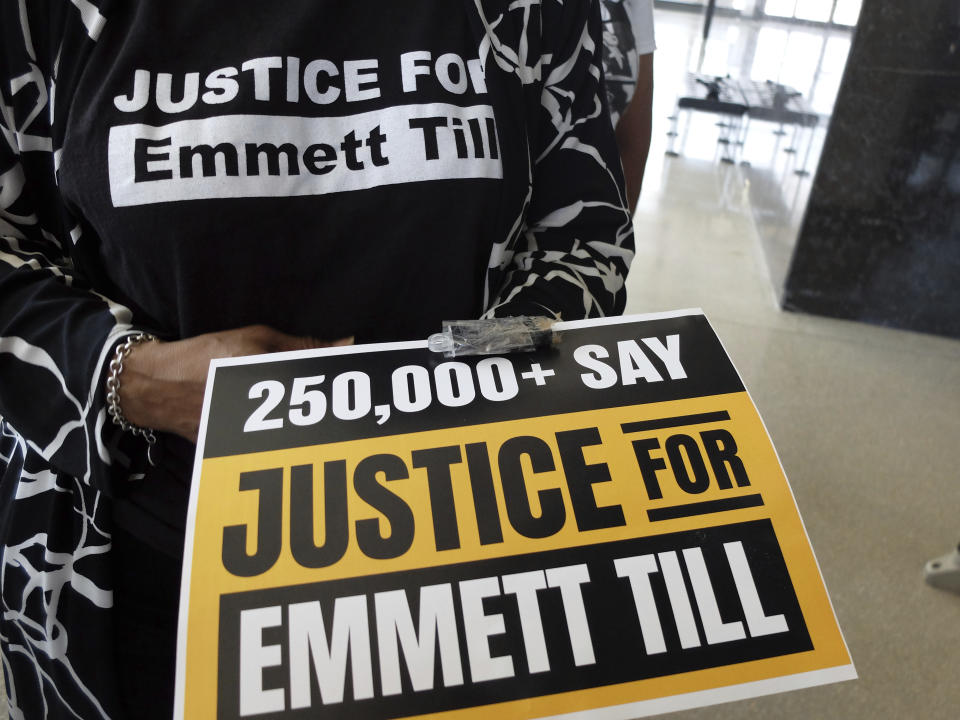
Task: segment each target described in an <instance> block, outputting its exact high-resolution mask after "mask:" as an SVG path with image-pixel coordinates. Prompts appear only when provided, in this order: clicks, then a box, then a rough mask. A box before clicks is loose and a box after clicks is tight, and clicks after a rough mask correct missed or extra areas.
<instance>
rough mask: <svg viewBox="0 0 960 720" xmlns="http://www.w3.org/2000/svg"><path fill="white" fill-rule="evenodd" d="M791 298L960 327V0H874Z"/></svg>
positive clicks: (958, 333)
mask: <svg viewBox="0 0 960 720" xmlns="http://www.w3.org/2000/svg"><path fill="white" fill-rule="evenodd" d="M783 305H784V307H785V308H787V309H790V310H800V311H804V312H811V313H817V314H822V315H830V316H835V317H843V318H851V319H855V320H862V321H865V322H870V323H876V324H880V325H889V326H893V327H899V328H906V329H910V330H917V331H920V332H929V333H937V334H942V335H949V336H952V337H960V2H958V0H914V1H913V2H909V3H907V2H892V1H891V0H864V2H863V9H862V11H861V14H860V23H859V25H858V27H857V30H856V34H855V36H854V40H853V45H852V47H851V49H850V55H849V57H848V60H847V66H846V70H845V72H844V77H843V82H842V85H841V88H840V93H839V95H838V97H837V103H836V106H835V108H834V113H833V118H832V120H831V123H830V128H829V130H828V133H827V139H826V143H825V145H824V149H823V155H822V157H821V160H820V165H819V168H818V170H817V174H816V177H815V179H814V182H813V187H812V190H811V194H810V201H809V204H808V206H807V211H806V216H805V218H804V222H803V225H802V227H801V230H800V235H799V238H798V240H797V246H796V249H795V251H794V255H793V260H792V262H791V266H790V270H789V272H788V275H787V280H786V285H785V288H784V293H783Z"/></svg>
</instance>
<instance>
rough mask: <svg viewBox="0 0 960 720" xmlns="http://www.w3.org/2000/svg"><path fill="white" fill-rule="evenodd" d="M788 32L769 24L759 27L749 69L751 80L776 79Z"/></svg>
mask: <svg viewBox="0 0 960 720" xmlns="http://www.w3.org/2000/svg"><path fill="white" fill-rule="evenodd" d="M788 36H789V35H788V33H787V31H786V30H781V29H780V28H774V27H770V26H769V25H766V26H763V27H761V28H760V32H759V33H757V49H756V52H755V53H754V55H753V67H752V68H751V70H750V78H751V79H752V80H776V79H777V78H778V77H779V76H780V66H781V65H782V64H783V50H784V48H785V47H786V46H787V38H788Z"/></svg>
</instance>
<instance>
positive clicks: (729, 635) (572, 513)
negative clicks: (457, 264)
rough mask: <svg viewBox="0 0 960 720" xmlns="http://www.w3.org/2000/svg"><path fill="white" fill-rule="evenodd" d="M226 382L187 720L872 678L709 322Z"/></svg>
mask: <svg viewBox="0 0 960 720" xmlns="http://www.w3.org/2000/svg"><path fill="white" fill-rule="evenodd" d="M559 327H561V328H562V340H561V342H559V343H558V344H556V345H555V346H554V347H552V348H550V349H545V350H541V351H537V352H535V353H520V354H514V355H509V356H490V357H465V358H453V359H447V358H444V357H442V356H440V355H437V354H434V353H431V352H429V351H428V350H427V349H426V343H425V342H412V343H396V344H388V345H377V346H366V347H354V348H337V349H327V350H313V351H304V352H297V353H286V354H281V355H274V356H262V357H256V358H240V359H234V360H224V361H216V362H215V363H214V364H213V365H212V366H211V371H210V380H209V381H208V383H207V396H206V403H205V408H204V420H203V425H202V427H201V436H200V443H199V447H198V453H197V461H196V467H195V472H194V479H193V489H192V498H191V504H190V524H189V530H188V538H187V550H186V560H185V569H184V582H183V590H182V600H181V618H180V636H179V649H178V669H177V704H176V708H177V709H176V716H177V717H178V718H188V719H193V718H219V719H221V720H228V719H229V720H233V719H234V718H248V717H257V718H351V720H355V719H356V718H401V717H424V716H429V717H431V718H441V717H442V718H448V717H449V718H457V719H458V720H459V719H461V718H463V719H466V718H489V717H492V716H494V714H495V716H496V717H497V718H501V719H502V720H510V719H513V718H516V719H518V720H519V719H521V718H545V717H564V718H584V719H586V718H604V719H609V720H614V719H627V718H634V717H641V716H647V715H652V714H656V713H660V712H667V711H671V710H679V709H683V708H688V707H694V706H700V705H708V704H712V703H718V702H724V701H728V700H735V699H739V698H745V697H751V696H755V695H762V694H767V693H771V692H779V691H782V690H789V689H794V688H800V687H807V686H811V685H817V684H822V683H827V682H834V681H838V680H844V679H851V678H853V677H855V676H856V674H855V671H854V669H853V665H852V662H851V659H850V656H849V653H848V651H847V649H846V646H845V644H844V641H843V637H842V635H841V633H840V629H839V627H838V626H837V622H836V619H835V617H834V613H833V610H832V608H831V605H830V600H829V598H828V596H827V592H826V589H825V588H824V584H823V581H822V579H821V577H820V572H819V570H818V567H817V563H816V560H815V558H814V555H813V551H812V549H811V547H810V543H809V541H808V539H807V536H806V533H805V531H804V528H803V523H802V521H801V519H800V515H799V513H798V511H797V507H796V504H795V502H794V499H793V496H792V493H791V491H790V487H789V485H788V484H787V481H786V478H785V477H784V474H783V470H782V468H781V466H780V462H779V460H778V459H777V455H776V452H775V450H774V449H773V446H772V444H771V442H770V439H769V437H768V435H767V432H766V430H765V428H764V426H763V423H762V421H761V420H760V417H759V415H758V414H757V411H756V409H755V408H754V406H753V403H752V401H751V400H750V397H749V396H748V394H747V392H746V390H745V388H744V386H743V384H742V382H741V379H740V377H739V375H738V374H737V372H736V370H735V369H734V367H733V365H732V364H731V362H730V360H729V358H728V357H727V355H726V353H725V352H724V350H723V347H722V345H721V343H720V341H719V340H718V339H717V337H716V335H715V334H714V332H713V330H712V329H711V327H710V325H709V323H708V322H707V320H706V318H705V317H704V316H703V314H702V313H700V312H699V311H682V312H677V313H666V314H658V315H645V316H635V317H626V318H613V319H608V320H601V321H580V322H573V323H565V324H563V325H561V326H559Z"/></svg>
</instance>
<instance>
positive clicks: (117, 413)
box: [107, 332, 157, 445]
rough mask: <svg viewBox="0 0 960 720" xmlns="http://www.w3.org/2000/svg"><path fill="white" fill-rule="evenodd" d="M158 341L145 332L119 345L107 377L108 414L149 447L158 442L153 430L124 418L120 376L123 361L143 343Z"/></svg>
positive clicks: (129, 337) (131, 336) (124, 429)
mask: <svg viewBox="0 0 960 720" xmlns="http://www.w3.org/2000/svg"><path fill="white" fill-rule="evenodd" d="M156 340H157V338H156V336H155V335H151V334H150V333H145V332H141V333H137V334H136V335H130V336H128V337H127V339H126V341H124V342H123V343H122V344H120V345H117V349H116V350H115V351H114V353H113V359H112V360H110V374H109V375H108V376H107V413H108V414H109V415H110V417H111V418H113V424H114V425H119V426H120V429H121V430H123V431H124V432H131V433H133V434H134V435H139V436H140V437H142V438H143V439H144V440H146V441H147V443H148V444H149V445H154V444H156V442H157V436H156V435H154V434H153V430H151V429H150V428H142V427H139V426H138V425H134V424H133V423H131V422H130V421H129V420H127V419H126V418H125V417H124V416H123V410H121V409H120V374H121V373H122V372H123V361H124V359H125V358H126V357H127V355H129V354H130V351H131V350H133V348H135V347H136V346H137V345H140V344H141V343H145V342H155V341H156Z"/></svg>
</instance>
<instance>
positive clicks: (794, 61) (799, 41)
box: [778, 31, 823, 97]
mask: <svg viewBox="0 0 960 720" xmlns="http://www.w3.org/2000/svg"><path fill="white" fill-rule="evenodd" d="M822 47H823V36H822V35H821V34H819V31H818V32H804V31H800V32H797V31H794V32H791V33H790V38H789V39H788V40H787V47H786V48H785V49H784V63H783V68H782V69H781V71H780V77H779V78H778V80H779V82H781V83H782V84H784V85H789V86H790V87H792V88H793V89H794V90H799V91H800V92H802V93H803V94H804V95H805V96H807V97H809V96H810V89H811V87H812V86H813V79H814V77H815V76H816V74H817V62H818V61H819V60H820V49H821V48H822Z"/></svg>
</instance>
